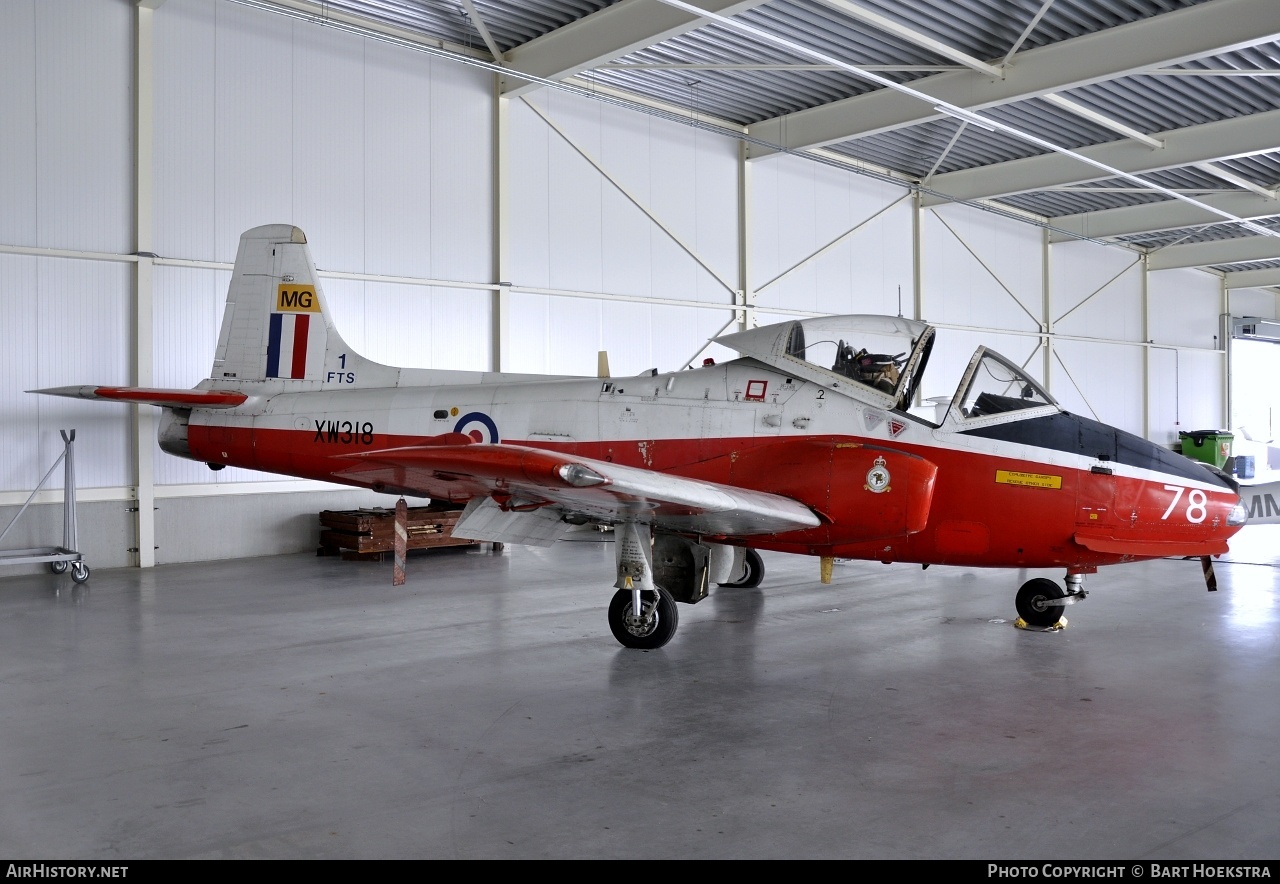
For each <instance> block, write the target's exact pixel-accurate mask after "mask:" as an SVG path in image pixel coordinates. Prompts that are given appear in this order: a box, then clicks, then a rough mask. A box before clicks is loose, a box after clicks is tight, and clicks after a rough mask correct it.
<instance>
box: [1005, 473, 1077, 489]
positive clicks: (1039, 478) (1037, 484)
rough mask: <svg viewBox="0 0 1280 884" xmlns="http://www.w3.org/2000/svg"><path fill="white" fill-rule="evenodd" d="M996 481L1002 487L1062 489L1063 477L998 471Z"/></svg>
mask: <svg viewBox="0 0 1280 884" xmlns="http://www.w3.org/2000/svg"><path fill="white" fill-rule="evenodd" d="M996 481H997V482H999V483H1000V484H1002V485H1030V486H1031V487H1032V488H1061V487H1062V477H1061V476H1045V475H1042V474H1040V473H1020V472H1017V471H1016V470H996Z"/></svg>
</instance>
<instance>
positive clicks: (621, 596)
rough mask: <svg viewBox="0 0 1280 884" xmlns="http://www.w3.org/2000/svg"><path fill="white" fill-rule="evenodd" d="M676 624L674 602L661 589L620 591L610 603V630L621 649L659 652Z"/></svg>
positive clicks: (672, 633)
mask: <svg viewBox="0 0 1280 884" xmlns="http://www.w3.org/2000/svg"><path fill="white" fill-rule="evenodd" d="M637 598H638V599H639V607H638V609H637V605H636V599H637ZM679 622H680V615H679V613H678V612H677V610H676V602H675V599H673V598H672V597H671V593H669V592H667V591H666V590H665V589H663V588H662V587H660V586H658V587H654V588H653V589H641V590H637V589H620V590H618V591H617V592H615V593H614V594H613V600H612V601H611V602H609V629H610V630H612V632H613V637H614V638H616V639H617V640H618V641H619V642H621V643H622V644H623V646H624V647H628V648H638V649H640V650H646V651H647V650H652V649H653V648H660V647H662V646H663V645H665V644H666V643H667V642H669V641H671V637H672V636H673V635H675V634H676V626H677V625H678V623H679Z"/></svg>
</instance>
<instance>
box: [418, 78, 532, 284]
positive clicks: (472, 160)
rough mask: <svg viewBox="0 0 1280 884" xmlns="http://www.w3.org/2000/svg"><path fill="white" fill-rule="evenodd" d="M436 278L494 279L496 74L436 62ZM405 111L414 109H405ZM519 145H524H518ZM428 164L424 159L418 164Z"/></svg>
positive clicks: (432, 165)
mask: <svg viewBox="0 0 1280 884" xmlns="http://www.w3.org/2000/svg"><path fill="white" fill-rule="evenodd" d="M429 74H430V78H431V152H430V155H429V157H427V159H429V160H430V166H429V169H430V173H431V202H430V203H429V204H428V205H427V206H424V207H423V210H426V209H429V210H430V212H431V261H432V273H431V275H432V277H433V278H435V279H452V280H458V281H460V282H496V281H497V280H494V279H493V259H492V257H491V256H492V253H493V246H492V243H493V221H492V218H493V212H492V206H493V150H492V147H491V145H492V143H493V109H492V102H493V98H492V91H493V87H492V80H491V75H490V74H487V73H485V72H483V71H479V70H476V69H475V68H471V67H466V66H463V65H457V64H448V63H445V62H439V61H435V62H432V64H431V66H430V68H429ZM402 113H404V114H405V115H406V116H407V115H411V114H412V113H413V109H412V108H406V109H404V110H403V111H402ZM513 149H514V150H517V151H518V150H519V145H518V144H516V145H513ZM417 165H419V166H422V167H423V169H424V171H425V170H426V169H427V168H428V167H427V166H426V165H424V164H423V163H422V162H421V161H420V162H419V163H418V164H417Z"/></svg>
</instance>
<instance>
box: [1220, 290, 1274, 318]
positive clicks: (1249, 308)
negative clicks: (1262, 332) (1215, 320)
mask: <svg viewBox="0 0 1280 884" xmlns="http://www.w3.org/2000/svg"><path fill="white" fill-rule="evenodd" d="M1228 294H1229V295H1230V296H1231V301H1230V304H1231V315H1232V316H1257V317H1259V318H1260V319H1275V318H1276V317H1277V315H1280V314H1278V313H1277V311H1276V295H1275V293H1274V292H1271V291H1266V290H1264V289H1232V290H1231V291H1230V292H1228Z"/></svg>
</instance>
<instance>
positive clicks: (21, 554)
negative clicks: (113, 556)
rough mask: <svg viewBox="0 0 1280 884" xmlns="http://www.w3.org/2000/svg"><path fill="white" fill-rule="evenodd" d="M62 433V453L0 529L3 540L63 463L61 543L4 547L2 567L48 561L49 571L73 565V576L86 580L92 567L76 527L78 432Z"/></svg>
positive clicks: (77, 581)
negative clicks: (9, 548) (75, 444)
mask: <svg viewBox="0 0 1280 884" xmlns="http://www.w3.org/2000/svg"><path fill="white" fill-rule="evenodd" d="M59 432H61V433H62V454H60V455H58V459H57V460H55V461H54V462H53V466H51V467H49V471H48V472H47V473H45V474H44V478H43V479H41V480H40V484H39V485H37V486H36V487H35V490H34V491H32V492H31V496H30V497H28V498H27V502H26V503H24V504H23V505H22V509H20V510H18V513H17V515H15V516H14V517H13V519H12V520H11V521H10V522H9V524H8V526H7V527H6V528H5V529H4V531H2V532H0V541H2V540H4V538H5V535H6V534H8V533H9V529H10V528H12V527H13V526H14V525H16V524H17V523H18V520H19V519H21V518H22V514H23V513H25V512H26V511H27V507H29V506H30V505H31V501H33V500H35V497H36V494H38V493H39V491H40V489H41V488H43V487H44V484H45V483H46V482H48V481H49V477H50V476H52V475H53V471H54V470H55V469H57V468H58V464H60V463H61V464H62V465H63V481H62V546H43V547H36V548H35V549H11V550H2V551H0V566H2V565H30V564H36V563H39V562H47V563H48V564H49V570H50V571H52V572H53V573H54V574H61V573H63V572H64V571H66V570H67V568H68V567H70V568H71V579H72V580H74V581H75V582H76V583H84V582H85V581H86V580H88V579H89V566H88V565H86V564H85V561H84V557H83V556H81V555H80V553H79V552H78V551H77V550H76V547H77V546H78V545H79V544H78V542H77V530H76V459H75V448H74V445H73V443H74V442H75V439H76V431H75V430H60V431H59Z"/></svg>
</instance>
